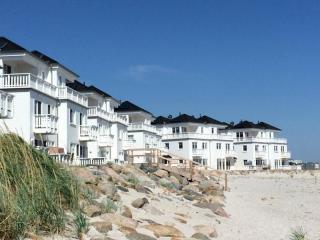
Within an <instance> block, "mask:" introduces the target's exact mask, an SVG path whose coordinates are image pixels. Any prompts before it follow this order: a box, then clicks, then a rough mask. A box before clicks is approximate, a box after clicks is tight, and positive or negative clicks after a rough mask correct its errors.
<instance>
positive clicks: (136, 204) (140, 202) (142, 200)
mask: <svg viewBox="0 0 320 240" xmlns="http://www.w3.org/2000/svg"><path fill="white" fill-rule="evenodd" d="M146 203H149V201H148V199H146V198H138V199H136V200H134V201H133V202H132V203H131V205H132V206H133V207H135V208H142V207H143V206H144V205H145V204H146Z"/></svg>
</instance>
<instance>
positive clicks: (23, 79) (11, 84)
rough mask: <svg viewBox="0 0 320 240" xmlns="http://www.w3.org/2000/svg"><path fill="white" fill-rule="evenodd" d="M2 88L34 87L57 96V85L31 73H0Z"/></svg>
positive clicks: (0, 85) (0, 86)
mask: <svg viewBox="0 0 320 240" xmlns="http://www.w3.org/2000/svg"><path fill="white" fill-rule="evenodd" d="M0 88H1V89H13V88H32V89H35V90H37V91H39V92H42V93H45V94H47V95H50V96H52V97H57V87H56V86H54V85H52V84H51V83H48V82H47V81H44V80H42V79H40V78H38V77H36V76H34V75H32V74H31V73H13V74H1V75H0Z"/></svg>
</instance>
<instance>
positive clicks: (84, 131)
mask: <svg viewBox="0 0 320 240" xmlns="http://www.w3.org/2000/svg"><path fill="white" fill-rule="evenodd" d="M97 138H98V127H97V126H93V125H92V126H87V125H84V126H80V141H95V140H97Z"/></svg>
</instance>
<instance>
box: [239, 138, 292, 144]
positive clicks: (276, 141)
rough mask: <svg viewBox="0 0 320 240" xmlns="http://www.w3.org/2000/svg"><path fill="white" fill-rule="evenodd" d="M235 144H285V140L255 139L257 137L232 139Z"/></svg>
mask: <svg viewBox="0 0 320 240" xmlns="http://www.w3.org/2000/svg"><path fill="white" fill-rule="evenodd" d="M234 141H235V142H256V143H279V144H287V139H285V138H257V137H244V138H234Z"/></svg>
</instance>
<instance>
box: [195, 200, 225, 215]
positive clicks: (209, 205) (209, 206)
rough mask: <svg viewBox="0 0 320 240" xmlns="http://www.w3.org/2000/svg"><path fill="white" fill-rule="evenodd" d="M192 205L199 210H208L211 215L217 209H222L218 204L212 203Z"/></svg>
mask: <svg viewBox="0 0 320 240" xmlns="http://www.w3.org/2000/svg"><path fill="white" fill-rule="evenodd" d="M193 205H194V206H196V207H199V208H207V209H210V210H211V211H212V212H213V213H215V211H217V209H218V208H221V207H222V204H221V203H218V202H213V203H211V202H198V203H195V204H193Z"/></svg>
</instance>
